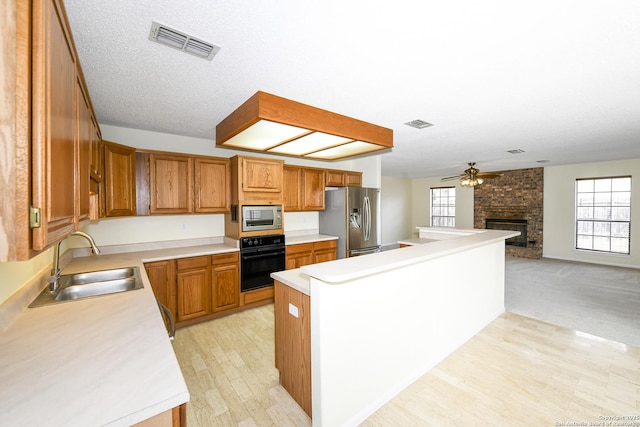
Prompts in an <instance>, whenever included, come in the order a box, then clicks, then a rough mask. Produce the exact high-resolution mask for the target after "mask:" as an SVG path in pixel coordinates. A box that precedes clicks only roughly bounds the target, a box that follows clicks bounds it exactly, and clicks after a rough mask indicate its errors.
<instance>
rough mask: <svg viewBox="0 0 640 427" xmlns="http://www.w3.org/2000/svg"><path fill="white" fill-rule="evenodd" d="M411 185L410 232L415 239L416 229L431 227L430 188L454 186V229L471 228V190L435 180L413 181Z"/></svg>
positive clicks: (458, 183)
mask: <svg viewBox="0 0 640 427" xmlns="http://www.w3.org/2000/svg"><path fill="white" fill-rule="evenodd" d="M411 185H412V192H411V197H412V200H413V202H412V217H411V224H412V227H411V229H412V231H413V234H414V236H412V237H417V235H418V232H417V231H416V230H415V228H416V227H429V226H430V225H431V203H430V200H429V197H430V192H429V190H430V189H431V188H432V187H445V186H447V185H455V186H456V228H473V188H468V187H463V186H461V185H460V182H459V181H452V182H450V183H446V182H442V181H440V178H439V177H436V178H421V179H414V180H412V182H411Z"/></svg>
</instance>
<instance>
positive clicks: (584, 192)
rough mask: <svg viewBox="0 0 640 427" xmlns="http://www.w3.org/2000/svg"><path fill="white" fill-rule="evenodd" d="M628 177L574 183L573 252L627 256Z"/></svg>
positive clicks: (629, 203) (629, 217) (582, 180)
mask: <svg viewBox="0 0 640 427" xmlns="http://www.w3.org/2000/svg"><path fill="white" fill-rule="evenodd" d="M630 241H631V177H630V176H624V177H613V178H594V179H578V180H576V249H585V250H590V251H598V252H610V253H617V254H629V253H630V244H629V242H630Z"/></svg>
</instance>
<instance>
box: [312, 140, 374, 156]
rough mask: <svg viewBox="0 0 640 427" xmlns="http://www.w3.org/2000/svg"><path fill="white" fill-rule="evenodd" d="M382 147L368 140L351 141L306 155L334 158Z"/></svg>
mask: <svg viewBox="0 0 640 427" xmlns="http://www.w3.org/2000/svg"><path fill="white" fill-rule="evenodd" d="M384 148H385V147H380V146H379V145H376V144H370V143H368V142H362V141H353V142H350V143H348V144H344V145H339V146H337V147H333V148H328V149H326V150H322V151H318V152H316V153H311V154H309V155H308V156H307V157H313V158H314V159H320V160H335V159H342V158H344V157H352V156H358V155H360V154H365V153H370V152H372V151H378V150H382V149H384Z"/></svg>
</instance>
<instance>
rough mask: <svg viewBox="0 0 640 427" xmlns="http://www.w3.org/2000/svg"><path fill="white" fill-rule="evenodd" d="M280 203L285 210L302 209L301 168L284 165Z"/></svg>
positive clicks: (294, 210)
mask: <svg viewBox="0 0 640 427" xmlns="http://www.w3.org/2000/svg"><path fill="white" fill-rule="evenodd" d="M282 204H283V206H284V211H285V212H296V211H300V210H302V168H301V167H299V166H289V165H284V188H283V191H282Z"/></svg>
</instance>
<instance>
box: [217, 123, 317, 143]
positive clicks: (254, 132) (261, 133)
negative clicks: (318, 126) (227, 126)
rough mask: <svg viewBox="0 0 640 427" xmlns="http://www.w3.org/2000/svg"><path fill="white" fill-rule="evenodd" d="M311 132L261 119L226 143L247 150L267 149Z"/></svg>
mask: <svg viewBox="0 0 640 427" xmlns="http://www.w3.org/2000/svg"><path fill="white" fill-rule="evenodd" d="M307 133H309V131H308V130H307V129H302V128H299V127H296V126H289V125H283V124H282V123H275V122H270V121H268V120H260V121H259V122H257V123H255V124H254V125H252V126H250V127H248V128H247V129H245V130H244V131H243V132H240V133H239V134H237V135H236V136H234V137H232V138H229V139H228V140H227V141H226V142H225V145H228V146H230V147H235V148H243V149H246V150H266V149H268V148H271V147H273V146H274V145H278V144H280V142H282V141H284V140H288V139H293V138H296V137H298V136H301V135H305V134H307Z"/></svg>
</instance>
